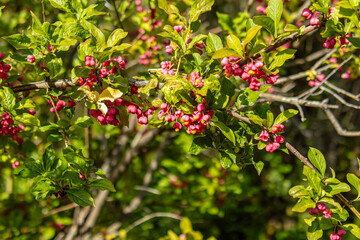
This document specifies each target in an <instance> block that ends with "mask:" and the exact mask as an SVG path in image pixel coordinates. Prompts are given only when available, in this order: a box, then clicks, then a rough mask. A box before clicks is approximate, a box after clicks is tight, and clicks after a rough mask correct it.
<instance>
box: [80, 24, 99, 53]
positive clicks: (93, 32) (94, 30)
mask: <svg viewBox="0 0 360 240" xmlns="http://www.w3.org/2000/svg"><path fill="white" fill-rule="evenodd" d="M81 26H83V27H84V28H85V29H87V30H88V31H89V32H90V34H91V35H92V36H93V37H94V38H95V39H96V48H97V49H98V50H101V49H103V48H104V47H105V35H104V34H103V33H102V32H101V30H100V29H99V28H97V27H96V26H95V25H94V24H92V23H90V22H88V21H86V20H82V21H81Z"/></svg>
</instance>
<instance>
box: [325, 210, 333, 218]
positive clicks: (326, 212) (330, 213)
mask: <svg viewBox="0 0 360 240" xmlns="http://www.w3.org/2000/svg"><path fill="white" fill-rule="evenodd" d="M323 214H324V217H325V218H326V219H328V218H331V217H332V211H331V210H330V209H325V210H324V211H323Z"/></svg>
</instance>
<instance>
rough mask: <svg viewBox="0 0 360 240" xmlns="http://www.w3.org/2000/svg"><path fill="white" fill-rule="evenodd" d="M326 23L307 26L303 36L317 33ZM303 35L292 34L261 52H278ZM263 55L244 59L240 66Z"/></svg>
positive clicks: (257, 54)
mask: <svg viewBox="0 0 360 240" xmlns="http://www.w3.org/2000/svg"><path fill="white" fill-rule="evenodd" d="M323 24H324V23H321V24H320V25H319V26H307V27H306V28H305V30H304V32H303V33H302V35H306V34H308V33H310V32H312V31H315V30H317V29H318V28H320V27H321V26H322V25H323ZM302 35H299V33H297V32H295V33H292V34H290V35H289V36H286V37H284V38H282V39H279V40H278V41H276V42H275V43H274V44H272V45H270V46H268V47H266V48H264V49H263V50H262V51H261V52H265V53H268V52H272V51H274V50H276V49H277V48H278V47H281V46H282V45H284V44H286V43H288V42H292V41H294V40H296V39H297V38H298V37H300V36H302ZM260 56H261V55H260V52H258V53H255V54H254V55H252V56H251V57H247V58H245V59H242V60H240V61H239V62H238V64H239V65H240V66H242V65H245V64H246V63H247V62H249V61H250V59H257V58H259V57H260Z"/></svg>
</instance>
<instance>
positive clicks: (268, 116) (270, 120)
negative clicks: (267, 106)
mask: <svg viewBox="0 0 360 240" xmlns="http://www.w3.org/2000/svg"><path fill="white" fill-rule="evenodd" d="M273 123H274V114H273V113H272V112H271V111H270V110H268V111H267V112H266V126H267V127H271V126H272V125H273Z"/></svg>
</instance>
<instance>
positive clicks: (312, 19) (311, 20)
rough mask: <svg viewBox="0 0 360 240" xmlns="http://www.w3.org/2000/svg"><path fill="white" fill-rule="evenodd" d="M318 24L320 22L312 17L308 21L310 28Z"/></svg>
mask: <svg viewBox="0 0 360 240" xmlns="http://www.w3.org/2000/svg"><path fill="white" fill-rule="evenodd" d="M319 23H320V20H319V19H318V18H317V17H313V18H311V19H310V25H311V26H318V25H319Z"/></svg>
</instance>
